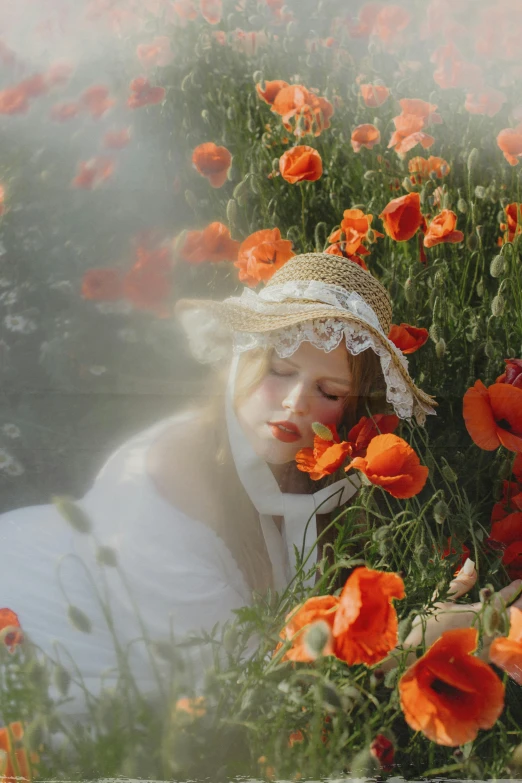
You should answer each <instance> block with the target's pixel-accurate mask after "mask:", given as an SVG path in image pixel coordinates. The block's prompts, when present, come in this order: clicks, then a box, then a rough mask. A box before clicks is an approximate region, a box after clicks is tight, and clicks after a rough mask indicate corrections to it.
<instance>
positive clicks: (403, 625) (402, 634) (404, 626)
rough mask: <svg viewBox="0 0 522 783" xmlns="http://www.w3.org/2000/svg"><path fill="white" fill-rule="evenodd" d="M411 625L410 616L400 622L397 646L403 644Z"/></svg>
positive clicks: (411, 619)
mask: <svg viewBox="0 0 522 783" xmlns="http://www.w3.org/2000/svg"><path fill="white" fill-rule="evenodd" d="M412 625H413V617H412V616H411V615H409V616H408V617H405V618H404V619H403V620H401V621H400V623H399V627H398V634H399V644H403V643H404V640H405V639H406V638H407V637H408V636H409V634H410V631H411V627H412Z"/></svg>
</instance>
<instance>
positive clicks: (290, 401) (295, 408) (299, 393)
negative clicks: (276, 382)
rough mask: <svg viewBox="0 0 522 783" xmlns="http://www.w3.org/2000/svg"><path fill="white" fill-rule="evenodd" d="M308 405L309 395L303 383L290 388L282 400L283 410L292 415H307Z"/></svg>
mask: <svg viewBox="0 0 522 783" xmlns="http://www.w3.org/2000/svg"><path fill="white" fill-rule="evenodd" d="M309 405H310V399H309V393H308V391H307V390H306V388H305V385H304V384H303V383H296V384H295V385H294V386H292V388H291V389H289V390H288V393H287V395H286V397H285V399H284V400H283V408H284V409H285V410H289V411H292V412H293V413H307V412H308V408H309Z"/></svg>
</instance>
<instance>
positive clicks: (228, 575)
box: [0, 413, 252, 715]
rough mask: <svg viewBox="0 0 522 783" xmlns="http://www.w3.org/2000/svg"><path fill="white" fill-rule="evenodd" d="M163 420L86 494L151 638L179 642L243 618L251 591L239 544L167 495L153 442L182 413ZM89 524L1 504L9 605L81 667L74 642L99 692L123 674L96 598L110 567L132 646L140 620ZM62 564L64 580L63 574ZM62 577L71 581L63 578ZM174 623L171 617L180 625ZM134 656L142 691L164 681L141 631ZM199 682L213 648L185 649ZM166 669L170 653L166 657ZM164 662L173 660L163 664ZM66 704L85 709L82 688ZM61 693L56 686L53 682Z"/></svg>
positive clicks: (110, 464) (0, 589)
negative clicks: (85, 528)
mask: <svg viewBox="0 0 522 783" xmlns="http://www.w3.org/2000/svg"><path fill="white" fill-rule="evenodd" d="M190 415H193V414H190V413H182V414H177V415H176V416H173V417H170V418H169V419H165V420H162V421H160V422H158V423H156V424H155V425H154V426H152V427H150V428H149V429H147V430H145V431H143V432H141V433H139V434H138V435H136V436H134V437H132V438H131V439H130V440H128V441H127V442H126V443H124V444H123V445H122V446H121V447H120V448H118V449H117V450H116V451H115V452H114V453H113V454H112V455H111V456H110V458H109V459H108V460H107V462H106V464H105V465H104V467H103V468H102V470H101V471H100V473H99V474H98V476H97V478H96V479H95V481H94V483H93V486H92V488H91V489H90V490H89V491H88V492H87V494H86V495H85V496H84V497H83V499H81V500H79V501H78V505H79V506H81V508H82V509H83V510H84V511H85V512H86V513H87V514H88V516H89V518H90V520H91V522H92V525H93V530H94V534H95V536H96V539H97V541H98V543H99V544H102V545H103V546H107V547H111V548H112V549H113V550H114V552H115V553H116V557H117V560H118V564H119V565H120V566H121V569H122V570H123V571H124V573H125V575H126V577H127V579H128V583H129V586H130V589H131V590H132V593H133V596H134V600H135V601H136V603H137V604H138V606H139V609H140V612H141V614H142V618H143V620H144V622H145V625H146V629H147V631H148V634H149V636H150V638H151V639H152V640H154V641H168V640H169V638H170V633H171V627H172V633H173V636H174V639H175V641H179V640H181V639H182V638H184V637H186V635H187V634H188V633H190V632H192V631H194V632H199V631H201V629H204V630H206V631H210V630H211V629H212V627H213V626H214V625H215V623H216V622H218V621H219V622H224V621H226V620H229V619H234V614H233V611H232V610H233V609H237V608H239V607H241V606H245V605H248V604H249V603H250V602H251V600H252V595H251V591H250V589H249V587H248V585H247V584H246V581H245V579H244V577H243V574H242V573H241V571H240V569H239V567H238V565H237V563H236V561H235V559H234V557H233V556H232V554H231V552H230V550H229V549H228V547H227V546H226V545H225V543H224V541H223V540H222V539H221V538H219V537H218V536H217V535H216V534H215V533H214V532H213V531H212V530H211V529H210V528H209V527H208V526H207V525H206V524H204V523H203V522H201V521H199V520H197V519H192V518H190V517H188V516H187V515H186V514H184V513H183V512H181V511H180V510H179V509H177V508H175V507H174V506H173V505H171V504H170V503H169V502H168V501H167V500H166V499H164V498H163V497H162V496H161V495H160V493H159V492H158V490H157V489H156V487H155V485H154V483H153V481H152V479H151V478H150V477H149V475H148V474H147V471H146V455H147V451H148V449H149V448H150V446H151V445H152V443H153V442H154V441H155V440H156V439H158V438H159V437H161V435H162V434H163V432H164V431H165V430H166V429H168V428H170V427H172V426H173V425H175V423H176V421H180V420H181V419H182V418H183V417H186V416H190ZM95 549H96V547H95V546H94V544H93V541H92V538H91V537H90V536H89V535H83V534H81V533H79V532H77V531H76V530H74V529H73V528H72V527H71V526H70V525H69V523H68V522H67V521H66V520H65V519H63V517H62V516H61V515H60V514H59V512H58V511H57V509H56V507H55V506H54V505H52V504H51V505H40V506H32V507H29V508H21V509H18V510H15V511H9V512H7V513H4V514H2V515H0V555H1V562H2V566H1V567H0V607H7V608H9V609H12V610H13V611H14V612H16V614H17V615H18V617H19V620H20V624H21V627H22V629H23V631H24V632H25V633H26V635H27V636H28V637H29V638H30V639H31V640H32V641H33V642H34V643H35V644H37V645H38V646H39V647H40V648H41V649H42V650H43V651H44V652H45V653H47V654H48V655H50V656H51V657H53V658H54V659H57V650H56V647H55V643H56V642H58V643H59V647H58V652H59V658H60V660H61V662H62V664H64V665H65V666H66V667H67V668H68V669H69V671H70V672H71V674H73V676H74V668H72V666H71V663H70V659H69V657H68V656H67V654H65V652H64V651H65V650H67V651H68V653H69V654H70V657H71V658H72V660H74V662H75V664H76V665H77V667H78V669H79V670H80V671H81V673H82V675H83V678H84V683H85V685H86V686H87V688H88V689H89V691H91V693H93V694H97V693H98V692H99V690H100V686H101V682H102V680H101V678H102V675H103V674H104V672H105V673H107V672H108V674H107V676H106V677H105V680H104V684H105V686H107V687H110V686H111V684H114V683H115V676H116V674H115V671H114V669H113V671H112V673H111V672H110V670H111V668H113V667H115V666H116V653H115V649H114V643H113V637H112V635H111V633H110V631H109V628H108V625H107V622H106V620H105V618H104V615H103V612H102V610H101V608H100V605H99V602H98V601H97V599H96V596H95V592H94V589H93V584H92V583H91V581H90V580H89V578H88V576H87V574H86V572H85V568H84V567H82V564H81V561H80V559H81V560H83V561H84V562H85V564H86V566H87V568H88V569H89V571H90V572H91V574H92V582H94V585H95V586H96V587H97V588H98V589H100V590H101V591H102V594H103V590H104V578H105V580H106V585H107V595H108V599H109V604H110V607H111V611H112V615H113V618H114V624H115V626H116V632H117V635H118V638H119V639H120V641H121V642H122V644H123V645H125V644H127V643H128V642H131V641H132V640H135V639H139V638H140V637H142V635H143V634H142V629H141V628H140V624H139V622H138V620H137V618H136V613H135V610H134V608H133V605H132V600H131V599H130V598H129V595H128V592H127V589H126V588H125V586H124V584H123V582H122V580H121V578H120V576H119V575H118V572H117V570H116V569H115V568H111V567H107V566H99V565H98V564H97V562H96V558H95V554H94V553H95ZM58 571H59V573H60V580H59V579H58ZM60 582H61V585H62V588H60ZM69 604H71V605H73V606H75V607H77V608H79V609H80V610H81V611H82V612H84V613H85V614H86V615H87V616H88V618H89V619H90V621H91V623H92V632H91V633H83V632H82V631H80V630H78V629H76V628H75V627H73V625H72V624H71V622H70V621H69V619H68V615H67V612H68V606H69ZM171 624H172V625H171ZM131 650H132V652H131V655H130V657H129V661H130V664H131V668H132V671H133V674H134V675H135V677H136V681H137V684H138V685H139V687H140V690H141V691H142V692H144V693H146V692H153V691H154V689H155V688H157V687H158V686H157V681H156V680H155V676H154V673H153V671H152V668H151V664H150V659H149V655H148V653H147V650H146V646H145V644H144V643H143V642H137V643H135V644H133V645H132V647H131ZM184 654H185V656H186V657H187V656H188V658H189V664H191V669H192V672H193V673H192V676H193V677H194V682H195V684H196V685H197V684H198V683H199V682H200V681H201V678H202V675H203V672H204V670H205V668H207V667H208V666H210V665H211V662H212V656H211V652H210V648H209V647H208V646H206V647H197V648H190V650H189V651H186V652H185V653H184ZM159 664H160V668H161V660H160V661H159ZM164 666H166V664H164ZM71 694H72V695H73V696H74V697H75V698H74V701H73V702H71V704H69V705H64V709H67V710H68V711H69V712H70V713H71V714H73V713H74V714H77V715H81V713H82V712H83V706H82V693H81V691H79V690H74V687H73V690H72V691H71ZM51 695H53V696H56V695H57V693H56V692H55V691H54V688H53V689H52V691H51Z"/></svg>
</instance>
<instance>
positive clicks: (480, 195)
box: [475, 185, 486, 199]
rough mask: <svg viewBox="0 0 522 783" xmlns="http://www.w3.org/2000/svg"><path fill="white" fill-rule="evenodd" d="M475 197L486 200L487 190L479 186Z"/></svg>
mask: <svg viewBox="0 0 522 783" xmlns="http://www.w3.org/2000/svg"><path fill="white" fill-rule="evenodd" d="M475 196H476V197H477V198H480V199H482V198H486V188H485V187H483V186H482V185H477V187H476V188H475Z"/></svg>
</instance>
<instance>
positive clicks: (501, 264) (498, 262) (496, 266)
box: [489, 253, 506, 277]
mask: <svg viewBox="0 0 522 783" xmlns="http://www.w3.org/2000/svg"><path fill="white" fill-rule="evenodd" d="M505 271H506V259H505V257H504V256H503V255H502V253H500V255H498V256H495V257H494V258H493V260H492V261H491V264H490V265H489V274H490V275H491V277H500V276H501V275H503V274H504V272H505Z"/></svg>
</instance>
